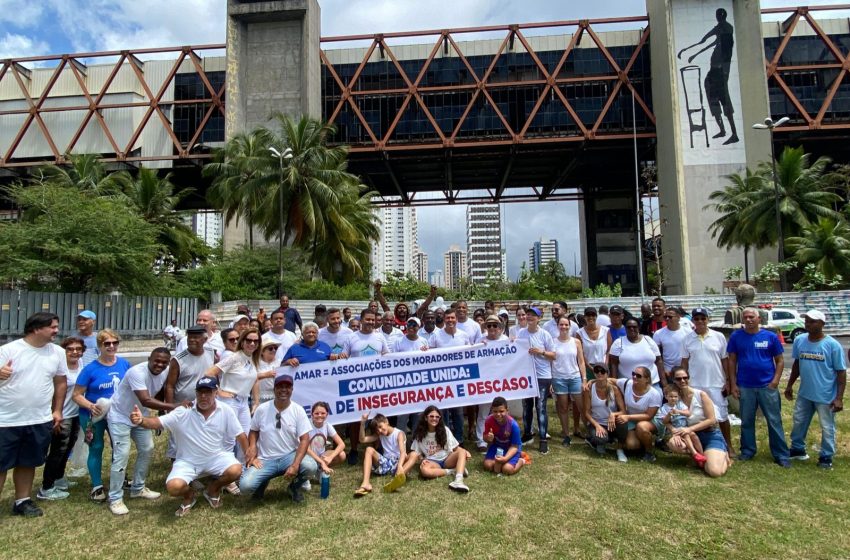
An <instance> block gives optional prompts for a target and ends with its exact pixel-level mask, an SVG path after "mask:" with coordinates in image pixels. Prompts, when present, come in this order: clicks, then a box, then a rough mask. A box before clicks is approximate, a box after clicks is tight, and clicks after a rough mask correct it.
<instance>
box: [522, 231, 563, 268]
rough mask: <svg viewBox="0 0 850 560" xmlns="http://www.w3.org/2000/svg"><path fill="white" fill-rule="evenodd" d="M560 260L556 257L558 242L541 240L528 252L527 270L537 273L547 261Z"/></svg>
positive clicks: (555, 240)
mask: <svg viewBox="0 0 850 560" xmlns="http://www.w3.org/2000/svg"><path fill="white" fill-rule="evenodd" d="M557 260H560V258H559V256H558V240H557V239H543V238H542V237H541V238H540V241H535V242H534V244H533V245H532V246H531V249H529V250H528V269H529V270H531V271H532V272H539V271H540V267H541V266H543V265H544V264H546V263H547V262H549V261H557Z"/></svg>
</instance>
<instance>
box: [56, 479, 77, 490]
mask: <svg viewBox="0 0 850 560" xmlns="http://www.w3.org/2000/svg"><path fill="white" fill-rule="evenodd" d="M76 485H77V483H76V482H74V481H73V480H68V479H67V478H60V479H59V480H57V481H56V482H54V483H53V487H54V488H58V489H60V490H65V491H67V490H68V488H73V487H74V486H76Z"/></svg>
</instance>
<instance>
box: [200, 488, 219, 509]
mask: <svg viewBox="0 0 850 560" xmlns="http://www.w3.org/2000/svg"><path fill="white" fill-rule="evenodd" d="M204 499H206V501H207V502H208V503H209V504H210V507H211V508H213V509H218V508H220V507H221V494H219V495H218V496H216V497H215V498H213V497H212V496H210V495H209V494H207V491H206V490H204Z"/></svg>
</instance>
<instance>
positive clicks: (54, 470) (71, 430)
mask: <svg viewBox="0 0 850 560" xmlns="http://www.w3.org/2000/svg"><path fill="white" fill-rule="evenodd" d="M79 433H80V417H79V416H75V417H74V418H67V419H65V420H62V424H60V429H59V432H58V433H56V432H54V433H53V437H52V439H51V440H50V450H49V451H48V452H47V460H46V461H45V463H44V479H43V481H42V484H41V486H42V488H44V489H45V490H50V489H51V488H53V484H54V483H55V482H56V481H57V480H59V479H60V478H64V477H65V466H66V465H67V464H68V459H69V458H70V457H71V451H73V450H74V445H75V444H76V443H77V435H78V434H79Z"/></svg>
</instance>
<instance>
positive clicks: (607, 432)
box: [583, 364, 628, 463]
mask: <svg viewBox="0 0 850 560" xmlns="http://www.w3.org/2000/svg"><path fill="white" fill-rule="evenodd" d="M593 375H594V379H593V380H592V381H591V382H590V383H588V384H587V389H585V391H584V395H583V399H584V418H585V420H586V421H587V441H588V442H589V443H590V445H591V446H592V447H593V448H595V449H596V452H597V453H599V454H600V455H605V453H606V449H607V446H608V444H609V443H614V442H616V443H617V460H618V461H620V462H621V463H625V462H627V461H628V459H627V458H626V454H625V452H624V451H623V445H624V444H625V442H626V436H627V435H628V427H627V425H626V424H618V423H617V421H616V416H617V413H618V412H622V411H624V410H625V404H624V402H623V394H622V393H621V392H620V389H619V387H617V385H616V384H615V383H611V382H609V381H608V368H607V367H606V366H605V365H604V364H596V365H595V366H593Z"/></svg>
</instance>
